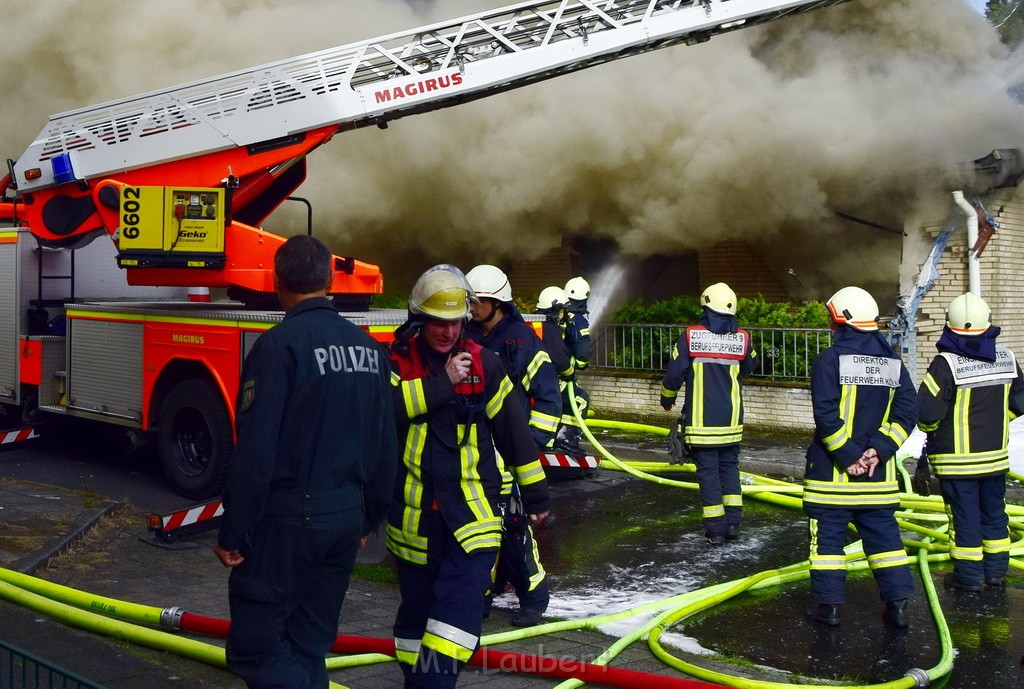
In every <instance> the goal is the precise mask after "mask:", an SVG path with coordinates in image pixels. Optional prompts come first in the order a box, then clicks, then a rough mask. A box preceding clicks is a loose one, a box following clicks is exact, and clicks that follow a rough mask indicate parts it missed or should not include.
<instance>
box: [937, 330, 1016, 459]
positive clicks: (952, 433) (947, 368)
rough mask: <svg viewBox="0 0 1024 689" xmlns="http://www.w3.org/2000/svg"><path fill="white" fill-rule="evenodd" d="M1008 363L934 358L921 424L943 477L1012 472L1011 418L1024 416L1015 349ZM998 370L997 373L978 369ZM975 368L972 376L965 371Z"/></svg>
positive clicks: (959, 357)
mask: <svg viewBox="0 0 1024 689" xmlns="http://www.w3.org/2000/svg"><path fill="white" fill-rule="evenodd" d="M998 352H999V355H1000V357H1002V358H1004V365H1003V366H1001V367H999V369H1000V370H998V371H996V370H995V369H996V367H997V365H998V364H990V363H989V362H984V361H980V360H975V359H971V358H969V357H965V356H962V355H956V354H950V353H942V354H939V355H937V356H936V357H935V358H934V359H932V363H931V365H930V366H929V367H928V372H927V373H926V374H925V377H924V380H923V381H922V382H921V386H920V388H919V390H918V409H919V411H920V420H919V422H918V426H919V427H920V428H921V430H922V431H924V432H925V433H927V434H928V440H927V453H928V461H929V462H931V465H932V468H933V470H934V471H935V475H936V476H939V477H941V478H947V479H955V478H980V477H984V476H992V475H996V474H1004V473H1006V472H1007V471H1009V469H1010V459H1009V452H1008V450H1007V444H1008V441H1009V433H1010V429H1009V424H1010V420H1011V419H1014V418H1016V417H1017V416H1019V415H1020V414H1021V413H1024V377H1022V375H1021V369H1020V366H1018V365H1017V363H1016V361H1015V360H1013V354H1012V353H1010V352H1009V350H1006V349H1003V348H1001V347H1000V348H999V349H998ZM989 368H991V369H993V373H992V374H991V375H977V372H978V371H984V370H986V369H989ZM967 370H971V374H966V375H965V374H964V371H967Z"/></svg>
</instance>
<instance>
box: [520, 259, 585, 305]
mask: <svg viewBox="0 0 1024 689" xmlns="http://www.w3.org/2000/svg"><path fill="white" fill-rule="evenodd" d="M577 263H578V260H576V258H575V253H574V252H573V250H572V248H571V247H569V246H560V247H557V248H555V249H551V250H550V251H548V252H547V253H545V254H544V255H542V256H539V257H538V258H533V259H530V260H514V261H512V262H511V263H510V265H509V269H508V271H507V273H508V276H509V281H510V282H511V283H512V294H513V295H514V296H516V297H519V298H522V299H527V300H533V299H534V298H536V297H537V296H538V295H539V294H540V292H541V290H542V289H544V288H545V287H549V286H551V285H558V286H559V287H562V286H564V285H565V283H566V282H567V281H568V280H569V278H571V277H574V276H576V275H578V274H579V273H578V272H574V271H577V270H578V269H577ZM535 303H536V302H533V303H531V304H530V306H531V307H533V306H534V305H535Z"/></svg>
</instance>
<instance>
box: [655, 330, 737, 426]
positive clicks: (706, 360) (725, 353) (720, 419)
mask: <svg viewBox="0 0 1024 689" xmlns="http://www.w3.org/2000/svg"><path fill="white" fill-rule="evenodd" d="M755 356H756V353H755V352H754V351H753V348H752V346H751V341H750V335H749V333H747V331H745V330H743V329H739V330H737V331H736V332H734V333H716V332H713V331H711V330H709V329H708V328H706V327H704V326H703V325H691V326H690V327H688V328H687V329H686V330H685V331H684V332H683V333H682V335H680V336H679V341H678V342H676V345H675V347H674V348H673V349H672V361H671V362H670V363H669V366H668V371H667V372H666V373H665V378H664V379H663V381H662V388H661V404H662V406H668V407H670V406H672V405H673V404H675V401H676V396H677V395H678V393H679V389H680V388H681V387H682V386H683V385H684V384H685V385H686V391H685V396H684V399H683V411H682V419H683V431H684V434H685V440H686V444H687V445H709V446H710V445H732V444H734V443H738V442H740V441H742V440H743V376H745V375H747V374H749V373H750V371H751V368H752V359H753V358H754V357H755Z"/></svg>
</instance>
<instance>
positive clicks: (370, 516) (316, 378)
mask: <svg viewBox="0 0 1024 689" xmlns="http://www.w3.org/2000/svg"><path fill="white" fill-rule="evenodd" d="M390 373H391V369H390V366H389V365H388V359H387V354H386V352H385V350H384V348H383V347H382V346H381V345H380V344H378V343H377V342H376V341H374V340H373V339H372V338H371V337H370V336H369V335H367V334H366V333H365V332H363V331H362V330H361V329H360V328H358V327H357V326H355V325H353V324H352V323H350V322H348V321H347V320H345V319H344V318H342V317H341V316H340V315H339V314H338V312H337V310H335V308H334V307H333V305H332V304H331V302H330V301H329V300H328V299H326V298H311V299H305V300H303V301H301V302H299V303H298V304H297V305H295V306H294V307H293V308H292V309H291V310H289V311H288V313H287V314H285V317H284V320H282V321H281V323H279V324H278V325H276V326H274V327H273V328H271V329H270V330H268V331H267V332H265V333H263V334H262V335H261V336H260V337H259V338H258V339H257V340H256V342H255V344H254V345H253V347H252V351H250V352H249V354H248V355H247V356H246V358H245V364H244V366H243V368H242V377H241V381H242V383H241V386H240V388H239V393H238V402H237V407H236V409H237V412H236V413H237V419H236V421H237V433H238V443H237V445H236V446H235V450H234V455H233V457H232V460H231V464H232V466H231V473H230V476H229V479H228V484H227V487H226V489H225V491H224V495H223V501H224V517H223V519H222V521H221V526H220V534H219V537H218V542H219V543H220V545H221V547H223V548H225V549H227V550H239V549H240V548H241V546H242V545H243V543H244V542H245V540H246V538H247V536H248V535H249V533H250V531H251V530H252V528H253V526H254V525H255V524H256V522H257V521H258V520H260V519H261V518H263V517H264V516H282V517H303V518H304V517H307V516H309V517H311V516H313V515H315V514H329V513H333V512H338V511H342V510H344V509H346V508H351V506H352V501H353V500H355V501H361V502H362V505H363V511H364V519H363V533H364V534H367V533H369V532H370V531H372V530H373V529H375V528H376V527H377V525H378V524H380V522H381V521H382V520H383V518H384V516H385V514H386V512H387V507H388V504H389V503H390V501H391V493H392V489H393V486H394V479H395V471H396V468H397V465H398V441H397V436H396V432H395V419H394V411H393V407H392V398H391V387H390Z"/></svg>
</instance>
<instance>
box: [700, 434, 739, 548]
mask: <svg viewBox="0 0 1024 689" xmlns="http://www.w3.org/2000/svg"><path fill="white" fill-rule="evenodd" d="M690 453H691V455H692V457H693V463H694V464H695V465H696V467H697V484H698V486H700V504H701V507H702V515H703V517H704V533H705V535H707V536H709V537H716V536H725V532H726V529H727V528H728V527H730V526H739V525H740V519H741V517H742V516H743V494H742V492H741V490H740V446H739V443H734V444H732V445H717V446H708V447H705V446H700V445H697V446H692V447H691V448H690Z"/></svg>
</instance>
